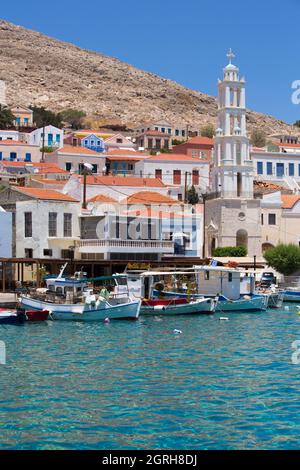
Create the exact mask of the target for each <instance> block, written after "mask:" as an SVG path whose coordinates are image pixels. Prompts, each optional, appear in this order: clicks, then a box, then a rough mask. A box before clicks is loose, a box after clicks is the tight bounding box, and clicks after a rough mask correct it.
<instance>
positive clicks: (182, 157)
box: [146, 153, 210, 163]
mask: <svg viewBox="0 0 300 470" xmlns="http://www.w3.org/2000/svg"><path fill="white" fill-rule="evenodd" d="M147 160H151V161H152V160H153V161H165V162H167V161H170V162H173V161H175V160H176V161H182V162H193V163H206V162H209V161H210V160H209V159H207V158H199V157H191V156H190V155H186V154H184V153H182V154H181V153H160V154H159V155H151V156H150V157H148V158H147ZM147 160H146V161H147Z"/></svg>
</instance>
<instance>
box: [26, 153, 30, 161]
mask: <svg viewBox="0 0 300 470" xmlns="http://www.w3.org/2000/svg"><path fill="white" fill-rule="evenodd" d="M25 162H31V153H26V154H25Z"/></svg>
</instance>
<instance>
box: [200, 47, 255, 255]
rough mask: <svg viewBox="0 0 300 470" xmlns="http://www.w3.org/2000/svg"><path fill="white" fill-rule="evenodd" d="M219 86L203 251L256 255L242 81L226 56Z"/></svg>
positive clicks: (208, 253)
mask: <svg viewBox="0 0 300 470" xmlns="http://www.w3.org/2000/svg"><path fill="white" fill-rule="evenodd" d="M227 57H228V59H229V63H228V65H227V66H226V67H225V68H224V69H223V72H224V76H223V80H219V82H218V124H217V130H216V136H215V147H214V156H213V165H212V169H211V194H209V195H208V196H207V198H206V203H205V221H206V224H205V253H206V255H207V256H213V254H214V249H215V248H217V247H228V246H231V247H233V246H234V247H235V246H243V247H245V248H246V250H247V253H248V256H254V255H257V256H260V255H261V207H260V200H259V199H255V198H254V196H253V176H254V171H253V162H252V160H251V159H250V151H249V139H248V135H247V128H246V99H245V79H244V78H240V76H239V69H238V67H236V66H235V65H233V63H232V61H233V59H234V57H235V56H234V54H233V53H232V51H231V49H230V51H229V53H228V54H227Z"/></svg>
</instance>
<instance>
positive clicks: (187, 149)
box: [172, 136, 214, 160]
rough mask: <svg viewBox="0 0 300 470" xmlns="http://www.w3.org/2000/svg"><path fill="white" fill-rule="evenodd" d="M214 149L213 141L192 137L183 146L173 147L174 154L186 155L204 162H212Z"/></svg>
mask: <svg viewBox="0 0 300 470" xmlns="http://www.w3.org/2000/svg"><path fill="white" fill-rule="evenodd" d="M213 148H214V140H213V139H210V138H209V137H201V136H197V137H192V138H191V139H189V140H187V141H186V142H184V143H182V144H179V145H173V148H172V153H179V154H185V155H189V156H190V157H193V158H201V159H203V160H211V155H212V150H213Z"/></svg>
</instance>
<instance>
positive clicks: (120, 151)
mask: <svg viewBox="0 0 300 470" xmlns="http://www.w3.org/2000/svg"><path fill="white" fill-rule="evenodd" d="M105 155H107V156H108V157H110V156H120V157H122V156H126V157H127V156H130V157H147V156H149V153H142V152H136V151H135V150H130V149H113V150H109V151H108V152H105Z"/></svg>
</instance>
